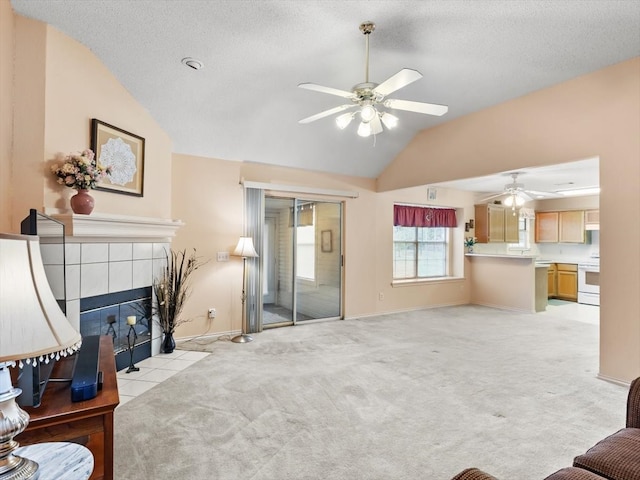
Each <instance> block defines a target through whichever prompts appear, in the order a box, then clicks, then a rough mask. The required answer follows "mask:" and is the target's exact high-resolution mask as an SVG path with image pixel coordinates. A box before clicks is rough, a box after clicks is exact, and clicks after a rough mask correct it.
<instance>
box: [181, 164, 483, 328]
mask: <svg viewBox="0 0 640 480" xmlns="http://www.w3.org/2000/svg"><path fill="white" fill-rule="evenodd" d="M173 171H174V175H173V207H174V210H173V215H174V217H175V218H179V219H181V220H183V221H184V222H185V224H186V225H185V227H183V228H182V229H180V231H179V232H178V235H177V237H176V241H175V242H174V247H175V248H179V249H182V248H196V250H197V251H198V253H199V254H200V255H202V256H203V257H204V258H207V259H209V263H208V264H207V265H206V266H205V267H203V268H202V269H201V270H199V271H198V272H196V274H197V277H196V278H197V282H195V283H196V285H194V289H193V295H192V297H191V299H190V301H189V303H188V305H187V306H186V308H185V316H186V318H193V319H194V320H193V321H192V322H190V323H187V324H184V325H182V326H181V327H180V329H179V330H178V332H177V335H178V336H179V337H188V336H192V335H200V334H203V333H205V332H208V333H227V332H230V331H237V330H239V329H240V323H241V311H240V296H241V288H242V262H241V260H240V259H234V257H231V260H230V261H229V262H228V263H227V262H217V261H216V260H215V259H216V253H217V252H219V251H225V252H230V251H232V250H233V248H234V247H235V244H236V242H237V240H238V237H239V236H240V234H241V233H242V187H241V186H240V183H239V182H240V179H241V178H243V179H245V180H246V181H253V182H265V183H273V184H280V185H295V186H303V187H308V188H322V189H328V190H342V191H350V192H357V193H358V198H353V199H351V198H348V199H342V200H343V201H344V217H345V221H344V224H345V230H344V235H343V236H344V239H345V245H344V248H345V269H344V285H345V297H346V298H345V301H344V314H345V317H347V318H352V317H358V316H367V315H374V314H378V313H384V312H393V311H399V310H412V309H418V308H425V307H429V306H436V305H457V304H465V303H468V301H469V298H470V297H469V289H468V286H467V280H465V279H464V278H460V279H458V280H455V281H447V282H431V283H425V284H421V285H410V286H403V287H395V288H394V287H392V285H391V283H392V264H391V259H392V252H393V249H392V244H393V232H392V229H391V224H392V222H393V204H394V202H405V203H415V204H423V205H424V204H427V203H428V202H426V190H425V189H423V188H414V189H406V190H401V191H398V192H387V193H383V194H380V195H378V194H376V193H374V192H373V191H372V190H373V184H374V181H373V180H369V179H363V178H356V177H347V176H338V175H327V174H322V173H315V172H308V171H304V170H297V169H292V168H279V167H270V166H266V165H259V164H251V163H245V164H243V163H238V162H230V161H224V160H217V159H211V158H202V157H193V156H187V155H179V154H174V161H173ZM183 171H191V172H198V179H199V183H198V187H197V188H194V185H193V179H192V177H190V176H185V175H180V172H183ZM279 195H282V196H293V194H291V193H284V192H280V193H279ZM302 196H304V198H314V195H308V194H305V195H302ZM318 198H319V197H318ZM323 198H324V199H331V200H336V199H337V198H336V197H323ZM431 203H434V204H440V205H448V206H453V207H458V208H460V210H461V212H462V217H464V218H460V219H459V221H460V227H459V228H458V229H457V230H456V231H455V232H454V233H453V238H454V241H456V242H458V243H457V248H454V249H453V250H452V255H453V256H454V259H455V260H454V263H455V264H456V269H457V271H458V273H459V275H460V276H461V277H462V275H463V273H464V267H465V264H464V258H463V255H462V253H463V249H462V246H461V245H462V238H463V237H464V220H465V218H466V219H468V218H472V216H473V215H472V208H469V207H468V205H470V204H471V203H472V197H471V195H470V194H468V193H467V192H462V193H461V192H455V191H446V190H444V189H442V191H441V198H439V199H438V200H437V201H436V202H431ZM379 293H382V294H383V300H380V297H379ZM209 307H215V308H216V309H217V312H218V316H217V318H216V319H215V320H213V321H210V320H208V319H206V318H205V315H206V312H207V309H208V308H209Z"/></svg>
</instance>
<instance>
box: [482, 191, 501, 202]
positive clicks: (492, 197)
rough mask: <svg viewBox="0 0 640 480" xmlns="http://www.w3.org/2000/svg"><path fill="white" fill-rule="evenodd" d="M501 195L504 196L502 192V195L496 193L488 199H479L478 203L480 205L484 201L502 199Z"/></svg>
mask: <svg viewBox="0 0 640 480" xmlns="http://www.w3.org/2000/svg"><path fill="white" fill-rule="evenodd" d="M503 195H504V192H503V193H496V194H495V195H491V196H490V197H486V198H482V199H480V200H479V202H480V203H482V202H486V201H489V200H492V199H494V198H498V197H502V196H503Z"/></svg>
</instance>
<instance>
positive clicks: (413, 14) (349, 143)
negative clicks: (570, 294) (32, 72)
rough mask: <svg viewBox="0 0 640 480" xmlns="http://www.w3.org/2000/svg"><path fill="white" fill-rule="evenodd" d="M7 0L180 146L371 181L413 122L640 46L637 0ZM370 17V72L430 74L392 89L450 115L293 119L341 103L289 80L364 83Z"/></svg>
mask: <svg viewBox="0 0 640 480" xmlns="http://www.w3.org/2000/svg"><path fill="white" fill-rule="evenodd" d="M11 3H12V5H13V7H14V9H15V11H16V12H17V13H19V14H22V15H24V16H27V17H32V18H36V19H39V20H42V21H44V22H47V23H49V24H51V25H53V26H55V27H56V28H58V29H59V30H61V31H62V32H64V33H66V34H67V35H69V36H71V37H73V38H75V39H77V40H78V41H79V42H81V43H82V44H84V45H86V46H87V47H88V48H90V49H91V50H92V51H93V52H94V53H95V54H96V55H97V56H98V57H99V58H100V59H101V61H102V62H103V63H104V64H105V65H106V66H107V67H108V68H109V69H110V70H111V72H113V74H114V75H115V76H116V77H117V78H118V79H119V81H120V82H121V83H122V84H123V85H124V86H125V87H126V88H127V89H128V91H129V92H131V94H132V95H133V96H134V97H135V98H136V99H137V100H138V102H140V104H142V105H143V106H144V107H145V108H146V109H147V110H148V111H149V112H150V114H151V115H152V116H153V117H154V118H155V119H156V121H157V122H158V123H159V124H160V125H161V126H162V127H163V128H164V130H165V131H166V132H167V133H168V134H169V135H170V137H171V138H172V140H173V142H174V151H175V152H178V153H185V154H192V155H199V156H206V157H213V158H221V159H226V160H242V161H252V162H259V163H268V164H276V165H282V166H290V167H299V168H306V169H312V170H320V171H326V172H334V173H342V174H348V175H356V176H362V177H371V178H375V177H376V176H378V175H379V174H380V172H382V170H383V169H384V168H385V166H386V165H387V164H389V163H390V162H391V161H392V160H393V159H394V158H395V156H396V155H397V154H398V153H399V152H400V151H401V150H402V148H403V147H404V146H405V145H406V144H407V143H408V142H409V141H410V140H411V139H412V138H413V137H414V136H415V135H416V133H418V132H419V131H420V130H422V129H427V128H431V127H433V126H435V125H438V124H439V123H443V122H448V121H451V120H453V119H455V118H458V117H460V116H463V115H466V114H469V113H471V112H475V111H478V110H481V109H483V108H486V107H489V106H491V105H494V104H497V103H501V102H504V101H506V100H509V99H512V98H515V97H518V96H521V95H524V94H526V93H529V92H532V91H535V90H538V89H541V88H545V87H548V86H550V85H553V84H556V83H559V82H562V81H565V80H568V79H571V78H574V77H577V76H579V75H582V74H585V73H588V72H591V71H594V70H598V69H600V68H604V67H606V66H608V65H612V64H615V63H618V62H620V61H623V60H627V59H629V58H632V57H635V56H638V55H640V2H639V1H636V0H589V1H580V0H536V1H534V0H504V1H487V0H475V1H455V0H447V1H445V0H432V1H426V0H417V1H401V0H394V1H389V0H387V1H375V0H351V1H345V0H324V1H323V0H318V1H299V0H296V1H294V0H278V1H275V0H262V1H257V0H254V1H245V0H210V1H203V0H164V1H157V0H150V1H147V0H135V1H126V0H82V1H79V0H56V1H51V0H12V1H11ZM366 20H371V21H373V22H375V23H376V26H377V28H376V30H375V32H374V33H373V34H372V35H371V39H370V40H371V46H370V48H371V54H370V80H371V81H373V82H376V83H381V82H382V81H383V80H385V79H386V78H388V77H390V76H391V75H393V74H394V73H396V72H397V71H399V70H400V69H402V68H405V67H406V68H413V69H416V70H418V71H420V72H421V73H422V74H423V75H424V78H422V79H420V80H418V81H417V82H415V83H413V84H411V85H409V86H407V87H405V88H403V89H401V90H399V91H398V92H396V93H394V94H392V95H391V96H390V97H392V98H401V99H406V100H415V101H421V102H429V103H437V104H445V105H448V106H449V112H448V113H447V114H446V115H444V116H442V117H430V116H427V115H420V114H416V113H411V112H394V113H395V114H396V115H397V116H398V117H399V118H400V125H399V127H398V128H397V129H395V130H393V131H385V132H384V133H382V134H380V135H377V136H376V137H375V138H373V137H370V138H360V137H358V136H357V135H356V132H355V128H356V126H355V125H354V124H355V123H356V122H353V123H354V124H352V125H350V127H349V128H348V129H347V130H344V131H340V130H338V129H337V128H336V127H335V124H334V122H333V117H327V118H324V119H322V120H319V121H317V122H314V123H311V124H307V125H300V124H299V123H298V120H300V119H302V118H305V117H307V116H309V115H313V114H315V113H317V112H320V111H322V110H325V109H328V108H332V107H334V106H338V105H341V104H342V103H344V100H343V99H341V98H339V97H334V96H331V95H326V94H322V93H317V92H311V91H306V90H302V89H299V88H297V85H298V84H299V83H302V82H313V83H317V84H321V85H326V86H330V87H334V88H338V89H342V90H350V89H351V87H352V86H353V85H355V84H357V83H360V82H363V81H364V71H365V69H364V52H365V48H364V45H365V40H364V36H363V35H362V34H361V33H360V31H359V29H358V26H359V25H360V23H362V22H363V21H366ZM184 57H194V58H197V59H199V60H201V61H202V62H203V63H204V68H203V69H202V70H199V71H195V70H192V69H190V68H188V67H185V66H184V65H182V64H181V59H182V58H184ZM103 120H104V121H106V122H109V119H108V118H105V119H103ZM116 123H117V122H116ZM503 180H504V178H501V179H500V182H501V183H506V182H504V181H503ZM507 180H508V179H507Z"/></svg>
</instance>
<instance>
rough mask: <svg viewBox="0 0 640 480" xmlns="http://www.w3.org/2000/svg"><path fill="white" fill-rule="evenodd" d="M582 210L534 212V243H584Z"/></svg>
mask: <svg viewBox="0 0 640 480" xmlns="http://www.w3.org/2000/svg"><path fill="white" fill-rule="evenodd" d="M585 239H586V236H585V215H584V210H567V211H563V212H536V243H584V242H585Z"/></svg>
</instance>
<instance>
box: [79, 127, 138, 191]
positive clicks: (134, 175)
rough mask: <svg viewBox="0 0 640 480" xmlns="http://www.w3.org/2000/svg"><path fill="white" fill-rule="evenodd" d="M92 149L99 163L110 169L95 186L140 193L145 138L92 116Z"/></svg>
mask: <svg viewBox="0 0 640 480" xmlns="http://www.w3.org/2000/svg"><path fill="white" fill-rule="evenodd" d="M91 149H92V150H93V151H94V152H95V154H96V160H97V161H98V164H99V165H101V166H103V167H109V166H110V167H111V170H112V172H111V175H109V176H107V177H106V178H105V179H104V180H102V181H101V182H100V183H99V184H98V185H97V186H96V190H105V191H108V192H114V193H122V194H125V195H134V196H136V197H142V195H143V187H144V138H142V137H139V136H138V135H134V134H133V133H130V132H127V131H125V130H122V129H121V128H118V127H114V126H113V125H109V124H108V123H105V122H102V121H100V120H98V119H96V118H94V119H92V120H91Z"/></svg>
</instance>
